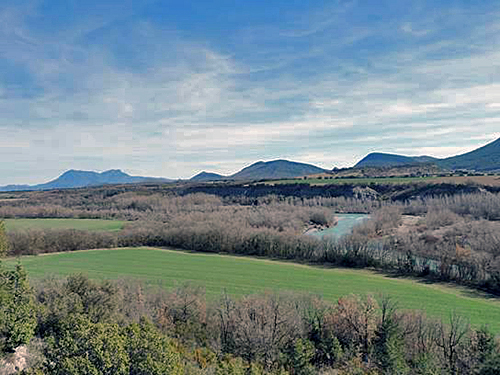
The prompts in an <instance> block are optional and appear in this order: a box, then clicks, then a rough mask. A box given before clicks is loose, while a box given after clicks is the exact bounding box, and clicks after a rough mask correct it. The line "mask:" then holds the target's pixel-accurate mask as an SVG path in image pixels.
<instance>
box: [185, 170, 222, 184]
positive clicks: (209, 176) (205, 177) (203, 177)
mask: <svg viewBox="0 0 500 375" xmlns="http://www.w3.org/2000/svg"><path fill="white" fill-rule="evenodd" d="M224 178H227V177H226V176H223V175H221V174H217V173H210V172H205V171H203V172H200V173H198V174H197V175H196V176H193V177H191V178H190V179H189V181H199V182H203V181H217V180H221V179H224Z"/></svg>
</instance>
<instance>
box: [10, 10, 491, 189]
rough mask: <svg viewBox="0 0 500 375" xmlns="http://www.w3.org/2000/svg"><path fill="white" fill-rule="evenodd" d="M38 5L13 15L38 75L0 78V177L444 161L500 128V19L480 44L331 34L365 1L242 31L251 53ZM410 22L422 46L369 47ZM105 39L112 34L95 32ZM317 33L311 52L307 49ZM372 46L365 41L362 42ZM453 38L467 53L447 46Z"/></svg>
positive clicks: (19, 61)
mask: <svg viewBox="0 0 500 375" xmlns="http://www.w3.org/2000/svg"><path fill="white" fill-rule="evenodd" d="M37 10H38V8H37V7H36V6H28V7H24V8H22V7H21V8H19V7H11V8H9V9H7V10H3V11H2V10H1V8H0V20H5V23H1V22H0V25H3V26H0V56H1V58H2V59H3V60H4V61H8V62H10V63H12V64H14V65H15V66H16V67H17V68H18V69H20V70H22V71H23V72H24V74H25V75H26V77H27V78H25V81H28V83H26V82H25V84H24V85H13V84H11V83H6V82H2V81H1V78H0V112H1V113H2V118H1V119H0V134H2V139H1V140H0V174H1V175H2V177H0V183H9V182H39V181H40V180H43V179H48V178H50V177H53V176H54V175H56V174H59V173H61V172H62V171H64V170H65V169H69V168H81V169H99V170H103V169H107V168H124V169H125V170H127V171H131V172H133V173H135V174H145V175H155V176H165V177H190V176H191V175H193V174H194V173H195V172H196V171H199V170H201V169H212V170H213V171H215V172H219V173H224V174H229V173H234V172H235V171H236V170H237V169H239V168H241V167H243V166H245V165H248V164H250V163H251V162H254V161H256V160H266V159H276V158H289V159H292V160H297V161H304V162H310V163H313V164H316V165H319V166H322V167H325V168H331V167H333V166H349V165H352V164H354V163H355V162H356V161H357V159H359V158H361V157H362V156H364V155H365V154H366V153H367V152H370V151H386V152H401V153H405V154H408V155H419V154H430V155H432V156H437V157H445V156H450V155H451V154H453V153H457V152H462V151H470V150H471V149H472V148H474V147H477V145H478V143H480V144H483V143H485V142H487V141H488V140H493V138H492V137H495V136H498V135H499V134H498V129H499V125H500V104H499V103H500V59H499V57H500V56H499V54H498V52H497V50H498V47H500V38H498V35H497V34H498V32H499V31H500V30H498V28H495V25H496V23H495V22H493V21H491V22H490V23H489V24H486V25H485V24H476V25H475V26H474V27H473V28H472V29H471V30H470V31H469V33H468V37H467V42H466V43H464V41H463V40H461V39H460V38H458V37H454V36H453V35H451V36H450V35H446V36H443V37H441V38H437V37H436V35H437V34H438V32H439V27H435V26H436V25H434V24H433V23H432V22H430V21H425V20H424V21H421V20H412V21H405V22H406V23H403V24H401V22H400V21H399V20H396V21H393V22H392V23H390V24H389V25H388V26H387V27H386V28H384V27H382V28H381V29H380V30H377V27H366V28H357V27H353V28H350V29H347V30H346V31H345V32H343V33H342V34H341V35H339V37H338V39H335V40H332V39H333V38H332V33H333V31H336V30H338V28H339V27H344V26H345V25H346V24H348V23H349V22H348V21H349V19H348V17H350V14H351V11H352V12H354V11H355V10H356V4H355V3H350V4H347V5H346V6H340V8H338V9H329V10H328V11H327V12H324V14H322V13H321V11H315V12H313V13H314V14H312V16H310V15H307V14H306V15H303V16H297V15H294V16H293V17H291V18H290V19H288V20H287V21H286V22H285V24H286V25H288V26H289V29H287V28H286V27H285V28H284V29H283V30H282V32H276V31H277V30H278V29H279V27H277V26H276V25H270V26H267V28H266V26H265V25H264V26H262V28H263V29H265V30H267V32H266V33H260V32H257V33H253V32H251V31H249V30H246V31H245V30H243V31H242V30H239V31H237V32H235V38H237V37H241V36H242V35H243V34H245V32H247V33H248V34H249V35H247V38H246V39H245V38H242V39H241V40H240V42H241V43H242V47H241V49H244V48H248V49H249V51H248V54H247V55H244V54H242V52H241V49H239V48H235V49H234V50H233V51H228V50H227V48H223V47H222V46H218V45H217V44H216V43H208V42H207V41H206V40H203V38H202V37H200V36H198V38H197V39H196V38H187V37H186V36H185V35H182V34H181V33H178V32H176V31H175V30H170V29H168V28H166V29H161V28H159V27H158V26H157V25H155V24H154V23H152V22H149V21H147V20H140V21H137V20H132V21H130V20H128V19H127V14H129V13H130V12H131V10H130V9H129V10H126V11H124V12H123V13H122V14H121V15H120V16H119V19H120V20H121V21H120V22H118V24H119V26H117V25H116V22H114V21H113V20H110V19H99V17H91V19H90V20H86V21H82V23H81V24H78V25H77V26H75V27H74V28H69V29H67V30H64V33H63V35H62V37H60V38H58V36H56V35H47V34H44V33H43V32H40V31H36V30H33V28H32V27H30V25H29V23H28V22H27V19H28V18H29V17H33V16H36V14H37ZM309 16H310V17H309ZM330 16H331V18H329V17H330ZM123 20H125V21H123ZM447 22H452V20H449V21H447ZM499 24H500V23H499ZM394 25H399V26H398V27H399V28H400V29H399V30H398V29H394ZM375 26H378V25H375ZM485 29H486V30H487V31H485ZM96 30H98V31H99V32H96ZM253 30H254V31H255V28H254V29H253ZM269 30H273V32H276V34H279V35H277V36H276V38H278V39H277V42H276V44H277V45H278V46H277V48H276V49H275V48H274V47H275V45H273V44H271V45H270V46H267V45H266V43H265V42H268V41H270V40H276V39H272V38H274V37H275V36H273V35H272V33H269ZM287 30H288V31H287ZM332 30H333V31H332ZM395 31H397V32H399V31H402V32H403V33H406V34H410V35H412V36H414V37H417V38H414V39H417V40H418V42H415V43H421V42H420V40H422V39H425V40H427V38H429V40H428V41H426V42H425V44H424V45H418V44H417V45H415V44H411V43H410V45H409V46H407V45H404V44H402V45H398V44H397V43H395V44H394V46H393V48H391V49H390V50H389V51H385V52H384V53H382V52H380V51H379V50H373V51H371V50H370V48H369V47H367V44H370V43H371V42H373V41H377V40H379V39H377V38H380V39H382V40H383V39H384V38H389V37H390V38H396V37H397V35H396V36H393V35H391V34H390V33H391V32H392V33H394V32H395ZM424 31H425V34H424ZM95 33H97V34H98V35H99V38H100V39H99V43H97V42H96V43H89V42H88V41H86V38H90V37H91V36H92V37H95V36H94V34H95ZM122 34H123V35H122ZM263 34H267V35H263ZM124 35H125V36H124ZM370 38H373V39H370ZM433 38H434V39H433ZM485 38H486V39H487V41H488V42H489V43H484V40H483V39H485ZM283 39H289V40H290V41H289V42H287V43H284V42H283V41H282V40H283ZM6 40H9V43H7V42H5V41H6ZM303 40H308V43H307V45H308V46H309V42H310V43H311V46H309V47H305V48H304V46H302V47H301V48H299V46H300V43H303ZM2 41H3V42H2ZM390 41H393V39H390ZM126 42H128V44H129V45H130V48H133V52H134V53H133V56H132V57H131V60H132V61H123V59H121V60H120V59H117V58H116V54H119V53H120V51H115V50H114V48H115V46H123V45H125V46H127V47H128V45H127V43H126ZM363 42H366V44H365V45H364V47H363V48H364V50H363V49H359V51H358V50H357V49H355V48H354V46H355V44H356V43H363ZM476 42H477V43H476ZM293 43H299V44H298V45H295V44H293ZM256 46H257V47H256ZM290 46H293V48H288V47H290ZM453 46H456V47H457V48H456V50H457V51H459V52H460V51H461V52H460V53H458V52H457V53H456V54H452V55H449V54H447V52H446V51H448V50H449V49H452V48H453ZM139 47H141V48H142V49H143V50H141V48H139ZM417 47H418V48H417ZM223 51H224V52H223ZM253 54H255V56H252V55H253ZM12 158H14V160H15V164H16V168H17V171H16V172H13V171H12V163H11V162H7V160H11V159H12ZM32 171H35V172H32ZM28 172H32V173H31V174H30V173H28ZM26 176H30V177H26ZM12 179H15V180H16V181H12Z"/></svg>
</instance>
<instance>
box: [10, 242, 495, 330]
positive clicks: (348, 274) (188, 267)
mask: <svg viewBox="0 0 500 375" xmlns="http://www.w3.org/2000/svg"><path fill="white" fill-rule="evenodd" d="M20 261H21V263H22V264H23V265H24V266H25V267H26V269H27V271H28V274H29V276H30V278H31V279H42V278H44V277H47V276H48V275H55V276H58V277H63V276H67V275H70V274H74V273H84V274H86V275H88V276H89V277H90V278H92V279H124V278H125V279H126V278H131V279H137V280H140V281H142V282H144V283H147V284H150V285H159V286H161V287H166V288H171V287H173V286H175V285H178V284H181V283H184V282H192V283H194V284H195V285H200V286H204V287H205V288H206V293H207V296H208V298H209V299H215V298H217V297H219V296H220V295H221V294H222V293H223V292H224V291H227V292H228V293H229V294H231V295H234V296H243V295H248V294H251V293H259V292H264V291H295V292H303V293H314V294H317V295H320V296H323V297H324V298H325V299H327V300H330V301H335V300H337V299H338V298H339V297H341V296H345V295H349V294H351V293H353V294H358V295H364V294H372V295H374V296H378V295H380V294H384V295H390V296H391V298H392V299H393V300H395V301H397V303H398V306H399V308H401V309H416V310H421V309H425V311H426V312H427V313H428V314H429V315H430V316H434V317H442V318H445V319H446V318H448V317H449V316H450V314H451V313H452V312H456V313H459V314H460V315H462V316H464V317H466V318H467V319H470V322H471V324H473V325H474V326H476V327H479V326H481V325H483V324H485V325H488V326H489V327H490V329H491V330H492V331H494V332H496V333H499V332H500V302H499V301H498V300H496V299H493V300H488V299H486V298H482V297H481V296H480V294H478V293H477V292H472V291H470V290H468V289H465V288H460V287H456V286H453V287H451V286H445V285H443V284H425V283H421V282H416V281H415V280H414V279H406V278H397V279H395V278H389V277H386V276H384V275H382V274H378V273H375V272H372V271H366V270H352V269H342V268H336V269H331V268H320V267H310V266H305V265H298V264H292V263H286V262H276V261H269V260H263V259H255V258H248V257H237V256H221V255H213V254H199V253H186V252H181V251H172V250H162V249H154V248H134V249H132V248H124V249H112V250H93V251H80V252H71V253H59V254H51V255H42V256H34V257H22V258H20ZM16 262H17V261H16V260H15V259H10V260H8V261H7V262H6V264H7V266H13V265H15V264H16Z"/></svg>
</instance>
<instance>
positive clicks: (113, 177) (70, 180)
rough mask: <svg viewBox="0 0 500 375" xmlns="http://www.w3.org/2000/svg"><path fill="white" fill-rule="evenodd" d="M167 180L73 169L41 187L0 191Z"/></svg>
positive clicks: (33, 186)
mask: <svg viewBox="0 0 500 375" xmlns="http://www.w3.org/2000/svg"><path fill="white" fill-rule="evenodd" d="M171 181H172V180H169V179H166V178H154V177H140V176H130V175H128V174H126V173H125V172H122V171H121V170H119V169H110V170H109V171H105V172H101V173H99V172H92V171H78V170H74V169H71V170H69V171H66V172H64V173H63V174H62V175H61V176H59V177H58V178H56V179H55V180H52V181H49V182H47V183H44V184H39V185H7V186H1V187H0V191H19V190H50V189H68V188H79V187H87V186H100V185H111V184H135V183H146V182H159V183H165V182H171Z"/></svg>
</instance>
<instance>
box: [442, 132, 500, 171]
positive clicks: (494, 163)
mask: <svg viewBox="0 0 500 375" xmlns="http://www.w3.org/2000/svg"><path fill="white" fill-rule="evenodd" d="M438 165H440V166H441V167H443V168H446V169H451V170H454V169H468V170H474V171H480V172H488V171H500V138H498V139H497V140H496V141H493V142H491V143H488V144H487V145H486V146H483V147H480V148H478V149H476V150H474V151H471V152H468V153H466V154H462V155H457V156H452V157H450V158H446V159H441V160H439V161H438Z"/></svg>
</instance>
